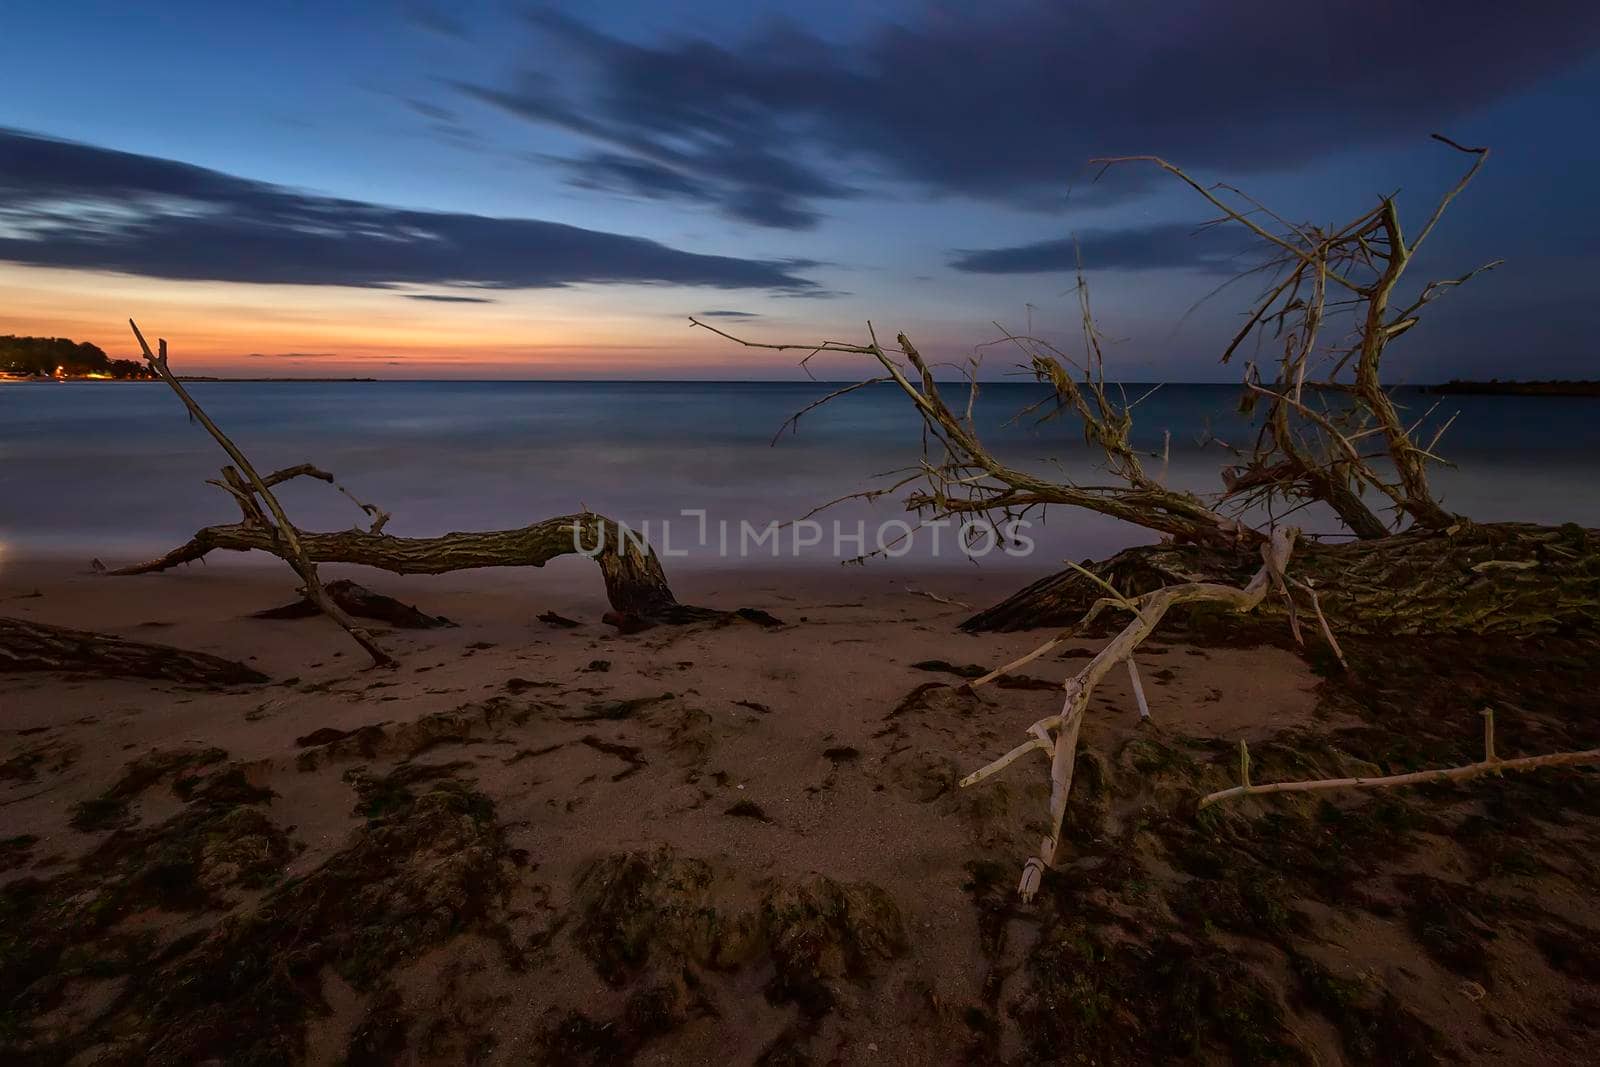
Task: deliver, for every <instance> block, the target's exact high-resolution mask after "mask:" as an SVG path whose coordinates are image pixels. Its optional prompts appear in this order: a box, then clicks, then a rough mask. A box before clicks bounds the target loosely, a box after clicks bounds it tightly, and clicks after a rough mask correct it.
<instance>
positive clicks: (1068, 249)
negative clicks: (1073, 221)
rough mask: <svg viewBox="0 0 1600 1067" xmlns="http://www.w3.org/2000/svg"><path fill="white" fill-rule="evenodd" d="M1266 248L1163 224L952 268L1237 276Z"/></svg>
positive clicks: (1239, 235)
mask: <svg viewBox="0 0 1600 1067" xmlns="http://www.w3.org/2000/svg"><path fill="white" fill-rule="evenodd" d="M1260 245H1261V242H1259V241H1257V240H1256V239H1254V238H1252V237H1251V236H1250V234H1249V233H1248V232H1247V231H1245V230H1244V229H1243V228H1241V227H1236V226H1226V227H1223V226H1209V227H1199V226H1190V225H1184V224H1182V223H1161V224H1158V225H1154V226H1138V227H1130V228H1128V229H1120V230H1086V231H1084V232H1083V233H1081V234H1079V235H1078V236H1077V237H1076V238H1070V237H1067V238H1061V239H1059V240H1051V241H1034V242H1032V243H1030V244H1023V245H1012V246H1009V247H1006V248H987V249H977V250H972V249H963V250H961V251H959V252H957V253H955V258H953V259H952V260H951V261H950V266H951V267H952V268H953V269H955V270H959V271H964V272H966V273H968V274H1043V273H1053V272H1057V271H1072V270H1076V269H1077V267H1078V263H1079V258H1080V256H1081V258H1082V263H1083V265H1084V267H1086V268H1087V269H1089V270H1172V269H1183V270H1198V271H1207V272H1216V273H1233V272H1235V271H1238V270H1240V269H1241V268H1244V267H1249V266H1254V265H1255V264H1254V263H1251V262H1250V261H1249V257H1250V254H1251V253H1252V252H1255V251H1259V250H1260Z"/></svg>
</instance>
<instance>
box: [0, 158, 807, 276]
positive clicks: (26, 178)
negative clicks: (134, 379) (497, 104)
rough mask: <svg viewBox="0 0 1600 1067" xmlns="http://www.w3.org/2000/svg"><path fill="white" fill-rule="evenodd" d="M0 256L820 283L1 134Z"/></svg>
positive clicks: (210, 271)
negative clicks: (299, 189) (346, 198)
mask: <svg viewBox="0 0 1600 1067" xmlns="http://www.w3.org/2000/svg"><path fill="white" fill-rule="evenodd" d="M0 260H4V261H10V262H14V263H23V264H28V265H31V266H45V267H76V268H85V269H93V270H108V271H118V272H122V273H126V274H139V275H146V276H149V277H156V278H176V279H190V280H206V281H233V282H278V283H291V284H300V285H347V286H364V287H387V286H396V285H461V286H477V287H483V288H507V289H511V288H552V287H559V286H566V285H573V284H578V283H584V282H590V283H609V282H632V283H666V284H676V285H702V286H712V287H716V288H722V289H769V290H773V291H778V292H783V293H786V294H790V295H801V294H805V293H810V292H815V291H819V290H818V289H817V287H816V285H815V283H813V282H811V281H809V280H807V279H805V278H802V277H800V276H798V275H796V274H794V273H793V271H794V270H796V269H802V267H801V265H800V264H798V263H795V262H789V263H780V262H776V261H770V260H759V259H739V258H734V257H730V256H710V255H699V254H696V253H693V252H684V251H680V250H678V249H674V248H669V247H667V246H666V245H662V244H658V243H657V242H655V241H649V240H645V239H643V238H639V237H628V236H624V235H621V234H612V233H602V232H599V231H596V230H586V229H582V228H580V227H577V226H567V225H564V224H561V223H555V222H544V221H539V220H535V219H515V218H494V217H488V216H482V215H467V214H454V213H448V212H436V211H408V210H402V209H399V208H393V207H387V206H384V205H381V204H372V203H366V202H363V201H358V200H344V199H335V198H332V197H322V196H315V195H312V194H309V193H304V192H299V191H297V190H293V189H286V188H283V187H281V186H275V185H268V184H265V183H263V182H257V181H251V180H249V179H246V178H239V177H234V176H232V175H229V174H222V173H219V172H217V171H213V170H206V169H204V168H201V167H195V166H190V165H188V164H185V163H178V162H174V161H172V160H166V159H157V158H154V157H150V156H140V155H133V154H131V153H127V152H117V151H112V150H110V149H105V148H97V147H93V146H90V145H83V144H75V143H72V142H67V141H58V140H51V139H48V138H45V137H40V136H36V135H33V134H28V133H23V132H20V131H15V130H5V129H0Z"/></svg>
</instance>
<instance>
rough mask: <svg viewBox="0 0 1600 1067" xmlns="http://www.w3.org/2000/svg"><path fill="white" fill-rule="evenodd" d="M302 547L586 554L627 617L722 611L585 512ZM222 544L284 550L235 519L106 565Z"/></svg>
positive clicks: (423, 559) (497, 560)
mask: <svg viewBox="0 0 1600 1067" xmlns="http://www.w3.org/2000/svg"><path fill="white" fill-rule="evenodd" d="M297 533H298V535H299V542H300V547H301V549H302V550H303V551H304V552H305V554H306V556H307V557H309V558H310V559H311V560H312V561H313V562H316V563H359V564H361V565H363V566H367V567H376V568H378V569H379V570H386V571H390V572H392V573H394V574H445V573H448V572H450V571H460V570H471V569H474V568H478V567H542V566H544V565H545V564H546V563H548V562H549V561H550V560H552V559H556V558H558V557H560V556H566V555H575V554H583V555H588V556H590V558H592V559H593V560H594V561H595V563H597V564H598V565H599V567H600V573H601V575H602V577H604V579H605V584H606V596H607V598H608V599H609V600H610V602H611V607H612V609H613V611H614V612H615V613H616V614H617V615H618V616H621V617H622V618H624V619H636V620H644V621H652V622H686V621H695V620H698V619H701V618H713V617H717V616H720V615H721V614H723V613H721V612H716V611H710V610H706V609H700V608H690V607H687V606H685V605H682V604H679V603H678V600H677V597H675V596H674V595H673V593H672V589H671V588H670V587H669V586H668V585H667V576H666V574H665V573H664V572H663V571H662V569H661V561H660V560H658V559H657V558H656V554H655V552H654V551H652V550H651V548H650V546H649V545H648V544H646V543H644V541H643V540H642V539H641V538H639V537H637V536H636V535H633V534H630V533H629V532H628V531H627V530H625V529H624V528H622V527H621V526H619V525H618V524H617V523H616V522H614V521H613V520H611V519H608V518H606V517H604V516H603V515H595V514H593V513H590V512H584V513H580V514H576V515H561V516H558V517H556V518H553V519H545V520H543V521H542V522H536V523H534V524H532V525H531V526H524V527H522V528H520V529H516V530H488V531H482V532H463V533H447V534H443V535H441V536H438V537H395V536H393V535H391V534H386V533H381V532H380V533H372V532H369V531H366V530H340V531H336V532H332V533H312V532H309V531H305V530H299V531H297ZM217 549H226V550H228V551H233V552H249V551H251V550H256V551H261V552H269V553H271V554H273V555H275V556H280V557H281V556H282V555H283V552H284V550H283V547H282V546H281V545H280V544H279V543H278V541H277V539H276V538H275V537H274V536H273V532H272V530H271V529H270V528H268V527H266V526H263V525H260V524H258V523H250V522H236V523H229V524H226V525H221V526H206V527H203V528H201V529H200V530H199V531H197V532H196V533H195V535H194V536H193V537H191V538H190V539H189V540H188V541H187V542H186V543H184V544H182V545H179V546H178V547H177V548H175V549H173V550H172V551H171V552H168V553H167V554H166V555H164V556H160V557H158V558H156V559H153V560H149V561H148V562H145V563H139V564H135V565H133V566H130V567H123V568H120V569H118V570H113V571H109V572H108V573H110V574H113V575H128V574H148V573H151V572H154V571H163V570H167V569H168V568H170V567H175V566H177V565H178V564H180V563H191V562H193V561H194V560H197V559H200V558H202V557H203V556H205V555H206V554H207V553H210V552H213V551H215V550H217Z"/></svg>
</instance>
